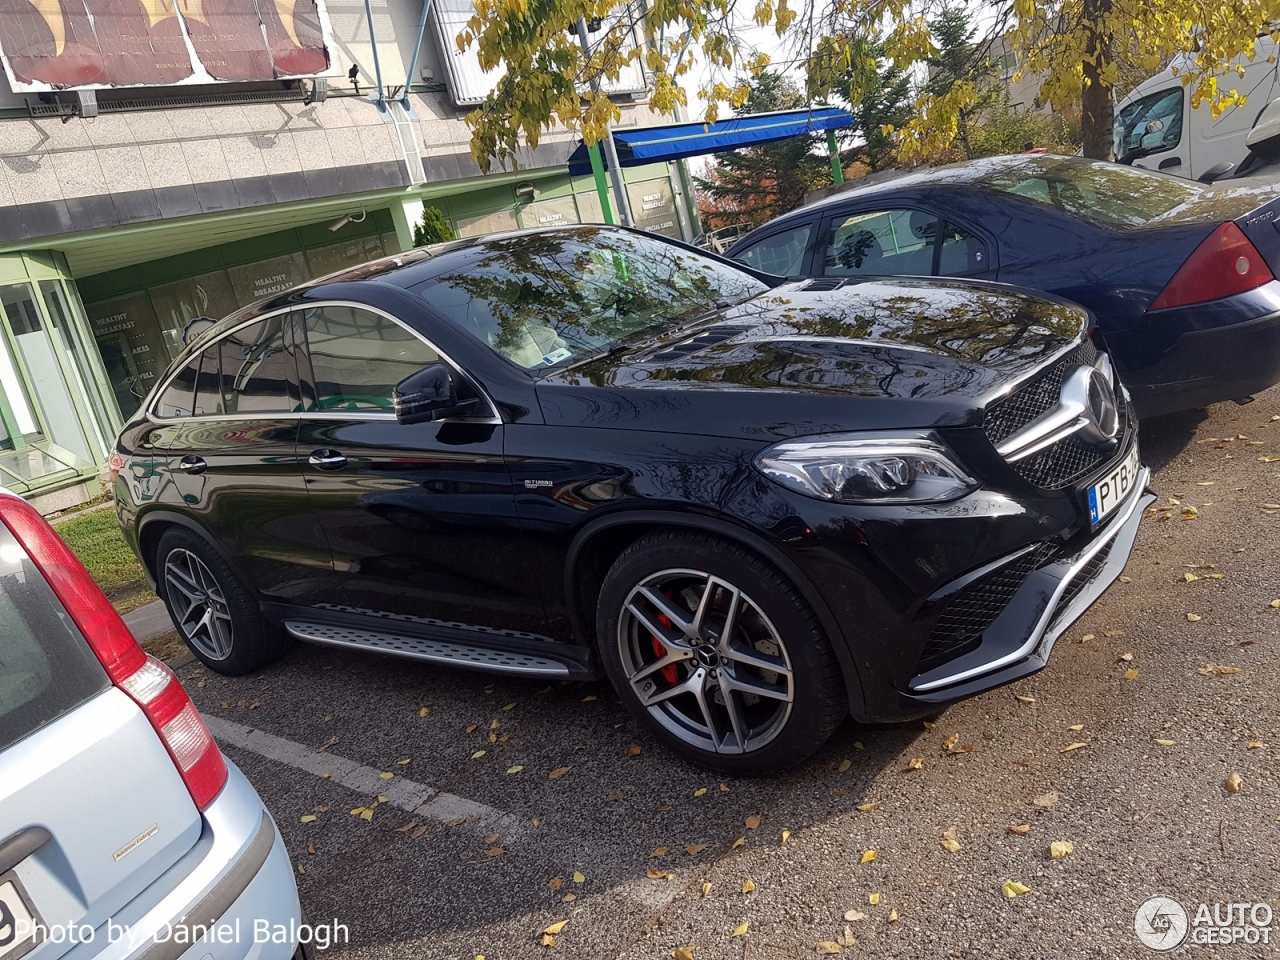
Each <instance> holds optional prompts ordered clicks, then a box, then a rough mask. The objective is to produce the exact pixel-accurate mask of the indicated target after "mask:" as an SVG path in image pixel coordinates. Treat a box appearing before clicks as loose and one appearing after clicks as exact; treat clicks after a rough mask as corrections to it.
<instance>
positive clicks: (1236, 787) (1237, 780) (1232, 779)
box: [1227, 771, 1244, 793]
mask: <svg viewBox="0 0 1280 960" xmlns="http://www.w3.org/2000/svg"><path fill="white" fill-rule="evenodd" d="M1243 789H1244V777H1242V776H1240V774H1238V773H1236V772H1235V771H1232V773H1231V776H1229V777H1227V792H1228V793H1239V792H1240V791H1241V790H1243Z"/></svg>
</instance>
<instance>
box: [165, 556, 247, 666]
mask: <svg viewBox="0 0 1280 960" xmlns="http://www.w3.org/2000/svg"><path fill="white" fill-rule="evenodd" d="M163 575H164V586H165V593H166V594H167V596H168V598H169V602H170V604H171V609H172V611H173V614H174V623H175V624H176V625H177V627H178V631H179V632H180V633H181V634H182V639H183V640H185V641H186V642H187V643H188V644H190V645H191V646H192V647H193V648H194V649H196V650H198V651H199V652H200V653H202V654H204V655H205V656H206V657H208V658H209V659H210V660H225V659H227V657H229V656H231V646H232V630H233V627H232V624H231V611H230V609H228V607H227V598H226V597H225V596H223V593H222V588H221V587H220V586H218V581H217V579H216V578H215V577H214V575H213V574H212V573H211V572H210V571H209V568H208V567H207V566H205V564H204V561H203V560H201V559H200V558H199V557H197V556H196V555H195V554H194V553H192V552H191V551H190V550H187V549H185V548H183V547H177V548H176V549H174V550H172V551H170V552H169V555H168V556H166V557H165V558H164V574H163Z"/></svg>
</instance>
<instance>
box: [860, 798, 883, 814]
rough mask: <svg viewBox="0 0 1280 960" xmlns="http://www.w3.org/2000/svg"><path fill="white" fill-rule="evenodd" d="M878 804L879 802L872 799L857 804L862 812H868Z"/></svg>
mask: <svg viewBox="0 0 1280 960" xmlns="http://www.w3.org/2000/svg"><path fill="white" fill-rule="evenodd" d="M878 806H880V804H878V803H876V802H875V801H874V800H872V801H870V802H868V803H860V804H858V809H859V810H861V811H862V812H863V813H870V812H871V811H872V810H874V809H876V808H877V807H878Z"/></svg>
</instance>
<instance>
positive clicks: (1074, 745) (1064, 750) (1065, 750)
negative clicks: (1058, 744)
mask: <svg viewBox="0 0 1280 960" xmlns="http://www.w3.org/2000/svg"><path fill="white" fill-rule="evenodd" d="M1087 746H1088V744H1087V743H1081V742H1080V741H1078V740H1077V741H1076V742H1075V743H1068V744H1067V745H1066V746H1065V747H1063V748H1062V749H1061V750H1059V751H1058V752H1059V753H1071V752H1072V751H1073V750H1083V749H1084V748H1085V747H1087Z"/></svg>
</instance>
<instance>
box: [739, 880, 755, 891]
mask: <svg viewBox="0 0 1280 960" xmlns="http://www.w3.org/2000/svg"><path fill="white" fill-rule="evenodd" d="M755 889H756V884H755V881H754V880H752V879H751V878H750V877H747V879H745V880H743V881H742V892H743V893H754V892H755Z"/></svg>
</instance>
